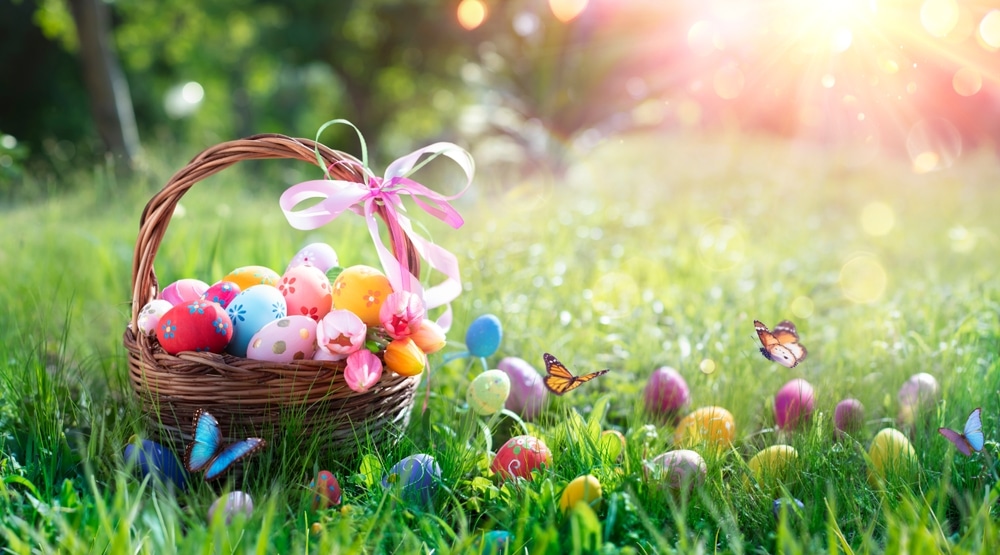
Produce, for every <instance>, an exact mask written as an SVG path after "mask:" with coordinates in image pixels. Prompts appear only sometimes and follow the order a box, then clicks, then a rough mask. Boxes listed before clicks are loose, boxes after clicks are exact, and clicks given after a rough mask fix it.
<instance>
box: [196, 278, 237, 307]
mask: <svg viewBox="0 0 1000 555" xmlns="http://www.w3.org/2000/svg"><path fill="white" fill-rule="evenodd" d="M240 291H241V289H240V286H239V285H236V284H235V283H233V282H231V281H220V282H217V283H215V284H213V285H212V286H211V287H209V288H208V290H207V291H205V294H204V295H202V296H201V298H203V299H205V300H206V301H212V302H213V303H219V306H221V307H222V308H227V307H228V306H229V303H231V302H233V299H235V298H236V295H239V294H240Z"/></svg>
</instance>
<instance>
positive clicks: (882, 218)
mask: <svg viewBox="0 0 1000 555" xmlns="http://www.w3.org/2000/svg"><path fill="white" fill-rule="evenodd" d="M895 226H896V214H895V213H894V212H893V211H892V207H891V206H889V205H888V204H886V203H884V202H869V203H868V204H866V205H865V207H864V208H862V209H861V229H863V230H864V232H865V233H867V234H868V235H872V236H874V237H881V236H882V235H887V234H888V233H889V232H890V231H892V228H893V227H895Z"/></svg>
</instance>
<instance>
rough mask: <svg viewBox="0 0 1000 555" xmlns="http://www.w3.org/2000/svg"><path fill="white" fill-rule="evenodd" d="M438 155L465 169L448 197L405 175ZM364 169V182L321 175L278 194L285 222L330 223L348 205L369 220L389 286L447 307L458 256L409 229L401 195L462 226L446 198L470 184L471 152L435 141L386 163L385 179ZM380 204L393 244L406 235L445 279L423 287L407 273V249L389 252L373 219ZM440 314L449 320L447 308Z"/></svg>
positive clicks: (454, 290) (301, 225)
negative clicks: (463, 178)
mask: <svg viewBox="0 0 1000 555" xmlns="http://www.w3.org/2000/svg"><path fill="white" fill-rule="evenodd" d="M424 154H430V155H431V156H432V158H430V159H428V160H426V161H425V162H423V163H422V164H420V165H417V161H418V160H419V159H420V157H421V156H423V155H424ZM437 156H447V157H448V158H451V159H452V160H454V161H455V163H457V164H458V165H459V166H460V167H461V168H462V170H463V171H464V172H465V176H466V184H465V187H464V188H463V189H462V190H461V191H459V192H458V193H456V194H454V195H451V196H446V195H442V194H440V193H437V192H434V191H432V190H430V189H428V188H427V187H425V186H423V185H421V184H420V183H417V182H416V181H413V180H412V179H410V178H409V177H407V176H408V175H409V174H410V173H412V172H413V171H415V170H417V169H419V168H420V167H422V166H423V165H424V164H426V163H427V162H429V161H430V160H432V159H433V158H434V157H437ZM363 173H364V175H365V181H367V184H365V183H357V182H353V181H342V180H337V179H323V180H315V181H306V182H303V183H299V184H298V185H293V186H292V187H290V188H288V190H286V191H285V192H284V193H282V195H281V200H280V201H279V204H280V205H281V209H282V211H283V212H284V213H285V217H286V218H287V219H288V223H289V224H291V226H292V227H294V228H296V229H302V230H310V229H317V228H319V227H321V226H323V225H326V224H327V223H329V222H331V221H333V220H334V219H336V218H337V217H338V216H340V214H341V213H343V212H344V210H348V209H350V210H351V211H353V212H355V213H358V214H361V215H363V216H364V217H365V220H366V221H367V223H368V233H369V234H370V235H371V237H372V241H373V242H374V243H375V250H376V251H377V252H378V257H379V261H380V262H381V263H382V268H383V269H384V270H385V275H386V277H387V278H389V283H390V284H391V285H392V288H393V290H395V291H400V290H405V291H409V292H411V293H415V294H417V295H420V296H421V298H423V300H424V304H425V306H426V307H427V308H428V309H430V308H434V307H438V306H443V305H446V304H448V303H449V302H451V301H452V300H454V299H455V298H456V297H458V295H459V293H461V292H462V279H461V276H460V274H459V271H458V260H457V259H456V258H455V255H453V254H452V253H450V252H448V251H447V250H445V249H443V248H441V247H440V246H438V245H435V244H434V243H432V242H430V241H428V240H427V239H424V238H423V237H421V236H420V235H418V234H417V233H416V232H414V231H413V226H412V224H411V223H410V220H409V218H407V217H406V216H405V215H403V212H405V211H406V207H405V206H403V203H402V197H403V195H408V196H409V197H410V198H412V199H413V202H414V203H415V204H416V205H417V206H419V207H420V208H422V209H423V210H424V211H425V212H427V213H428V214H430V215H432V216H434V217H435V218H437V219H439V220H441V221H443V222H444V223H446V224H448V225H449V226H451V227H452V228H455V229H458V228H459V227H462V224H464V223H465V222H464V220H462V216H461V215H459V213H458V212H457V211H456V210H455V209H454V208H452V206H451V205H450V204H448V201H450V200H454V199H456V198H458V197H460V196H462V194H464V193H465V191H466V189H468V188H469V186H470V185H471V184H472V176H473V174H474V173H475V164H474V162H473V160H472V155H471V154H469V153H468V152H466V151H465V150H464V149H463V148H461V147H459V146H458V145H455V144H452V143H445V142H441V143H434V144H432V145H430V146H427V147H424V148H421V149H419V150H416V151H414V152H411V153H410V154H407V155H406V156H403V157H401V158H399V159H397V160H396V161H394V162H393V163H391V164H389V167H388V168H386V171H385V176H384V177H377V176H375V175H373V174H372V173H371V171H370V170H368V168H366V167H365V168H363ZM314 199H319V202H318V203H316V204H313V205H311V206H309V207H307V208H303V209H301V210H294V208H295V207H296V206H297V205H299V204H300V203H302V202H305V201H310V200H314ZM379 206H382V207H384V211H385V221H386V224H387V225H388V227H389V234H390V236H391V237H392V241H393V244H395V245H399V246H402V245H403V235H404V234H405V235H406V237H407V238H409V240H410V242H411V243H413V247H414V249H415V250H416V251H417V254H418V255H420V257H421V258H422V259H423V260H426V261H427V264H428V265H429V266H430V267H431V268H433V269H435V270H437V271H439V272H441V273H442V274H444V276H445V279H444V281H442V282H441V283H439V284H438V285H435V286H433V287H429V288H427V289H426V290H424V289H423V288H422V287H421V285H420V280H419V278H418V277H417V276H414V275H413V273H412V272H411V271H410V267H409V262H408V260H407V257H406V253H405V252H402V251H401V252H399V253H398V255H397V256H393V254H392V252H391V251H390V250H389V248H388V247H386V246H385V244H383V243H382V239H381V237H380V236H379V230H378V222H377V221H376V218H375V211H376V209H377V207H379ZM444 317H446V318H448V319H450V310H449V311H447V313H446V315H445V316H444Z"/></svg>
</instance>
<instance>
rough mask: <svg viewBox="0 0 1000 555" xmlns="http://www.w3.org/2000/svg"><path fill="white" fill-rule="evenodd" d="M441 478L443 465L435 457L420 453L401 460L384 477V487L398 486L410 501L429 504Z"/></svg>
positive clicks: (406, 499)
mask: <svg viewBox="0 0 1000 555" xmlns="http://www.w3.org/2000/svg"><path fill="white" fill-rule="evenodd" d="M440 480H441V467H440V466H438V464H437V462H436V461H435V460H434V457H432V456H430V455H425V454H423V453H419V454H416V455H410V456H409V457H406V458H404V459H403V460H401V461H399V462H398V463H396V464H395V465H393V467H392V468H390V469H389V473H388V474H386V475H385V476H383V477H382V487H383V488H386V489H388V488H392V487H398V488H399V491H400V494H401V497H402V498H403V500H405V501H406V502H408V503H419V504H422V505H428V504H430V501H431V496H433V495H434V492H435V491H436V490H437V485H438V482H439V481H440Z"/></svg>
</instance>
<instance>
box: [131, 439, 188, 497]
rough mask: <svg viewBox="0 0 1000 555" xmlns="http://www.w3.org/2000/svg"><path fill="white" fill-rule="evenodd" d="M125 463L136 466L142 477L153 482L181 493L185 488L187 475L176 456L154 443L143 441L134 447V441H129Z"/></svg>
mask: <svg viewBox="0 0 1000 555" xmlns="http://www.w3.org/2000/svg"><path fill="white" fill-rule="evenodd" d="M125 462H126V463H127V464H134V465H136V468H138V469H139V471H140V472H141V473H142V475H143V477H145V476H152V477H153V480H154V481H155V482H159V483H160V484H165V485H172V486H174V487H176V488H178V489H180V490H182V491H183V490H185V489H186V488H187V473H186V472H184V467H183V466H181V462H180V461H179V460H178V459H177V456H176V455H174V453H173V452H172V451H171V450H170V449H167V448H166V447H164V446H162V445H160V444H159V443H156V442H155V441H150V440H148V439H144V440H142V442H141V443H139V444H138V445H136V443H135V442H134V439H133V440H129V444H128V445H126V446H125Z"/></svg>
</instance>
